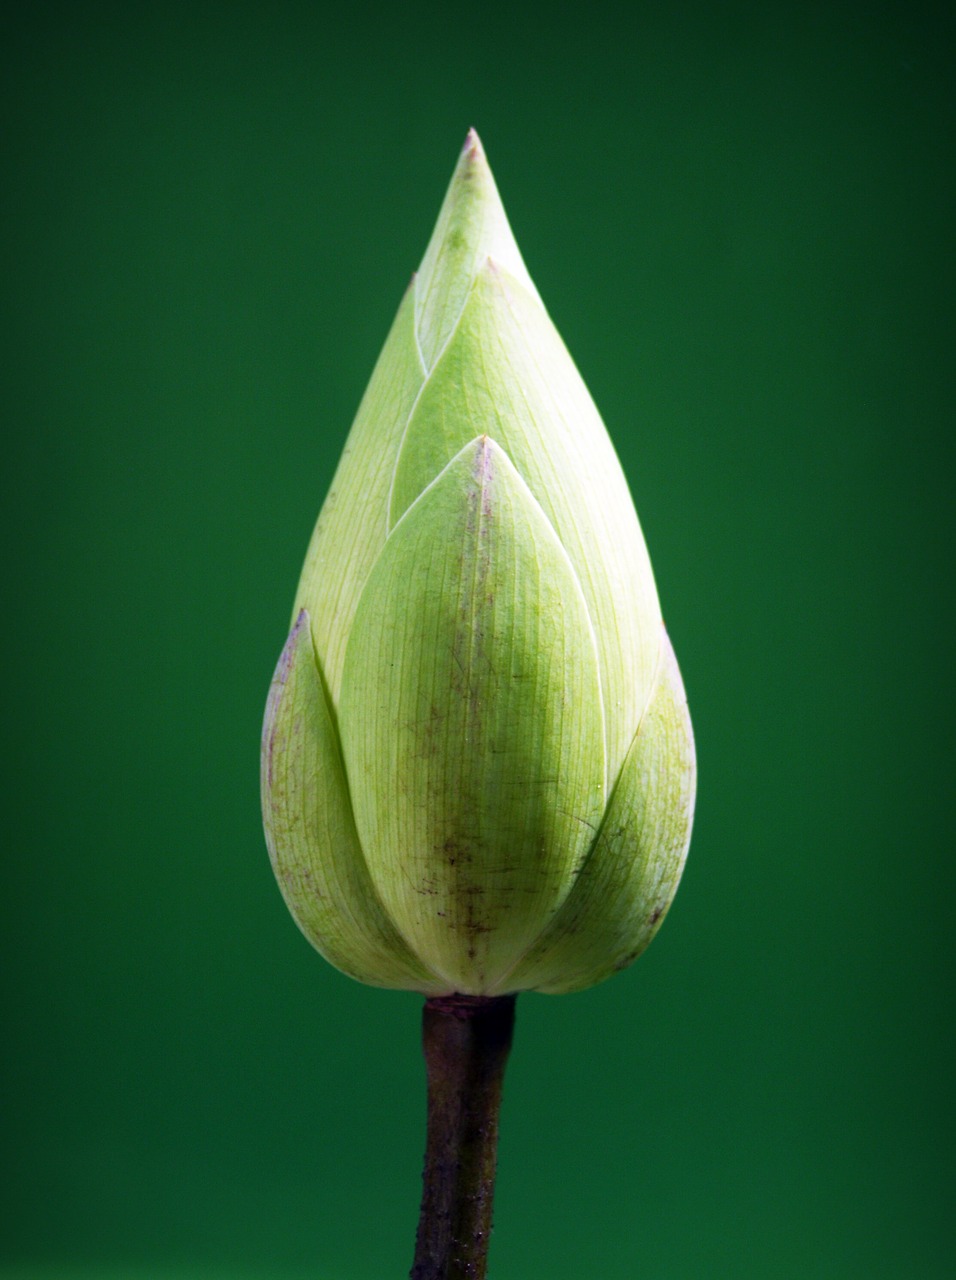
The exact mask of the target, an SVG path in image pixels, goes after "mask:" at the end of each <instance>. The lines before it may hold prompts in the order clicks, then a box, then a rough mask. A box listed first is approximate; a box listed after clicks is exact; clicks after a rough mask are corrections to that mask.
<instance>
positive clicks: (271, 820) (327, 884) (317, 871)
mask: <svg viewBox="0 0 956 1280" xmlns="http://www.w3.org/2000/svg"><path fill="white" fill-rule="evenodd" d="M262 812H263V820H264V823H265V830H266V843H267V844H268V846H269V856H270V858H271V859H272V867H273V870H274V871H275V874H276V879H277V880H278V882H279V888H280V889H281V890H282V896H283V897H284V898H285V901H286V905H287V906H288V908H289V910H290V911H291V912H292V915H293V916H294V918H295V921H296V923H297V924H298V926H299V928H300V929H301V930H302V932H303V933H304V934H305V936H306V937H307V938H308V939H309V941H310V942H311V943H312V945H313V946H314V947H316V948H317V949H318V950H319V951H320V952H321V953H322V955H323V956H325V958H326V960H328V961H329V962H330V963H331V964H334V965H335V966H336V968H338V969H341V970H342V971H343V973H347V974H349V976H350V977H353V978H358V979H359V981H361V982H367V983H371V984H372V985H373V986H378V987H402V988H408V989H411V990H415V991H423V992H426V993H428V994H432V993H440V992H442V991H446V990H447V987H446V986H444V985H443V984H442V983H441V982H436V980H435V977H434V975H433V974H430V973H429V972H428V971H427V970H426V969H425V968H424V966H423V965H422V964H421V963H420V962H419V961H418V960H417V959H416V957H415V956H414V955H413V954H412V952H411V950H410V949H409V947H408V945H407V943H406V942H405V941H404V940H403V939H402V938H401V937H400V936H399V934H398V932H397V931H396V929H395V927H394V925H393V924H392V923H391V921H390V920H389V919H388V917H387V916H386V914H385V912H384V911H383V910H382V906H381V903H380V902H379V899H378V897H377V895H376V893H375V890H374V888H373V887H372V882H371V880H370V878H369V874H368V870H367V868H366V866H365V863H364V861H363V859H362V850H361V847H360V845H359V842H358V836H357V835H356V831H355V822H354V820H353V818H352V809H351V805H350V802H349V794H348V785H347V783H346V779H345V770H344V768H343V765H342V756H341V751H340V749H339V743H338V739H337V737H336V732H335V725H334V723H333V719H332V715H331V712H330V710H329V705H328V700H327V698H326V695H325V690H324V688H323V685H322V678H321V675H320V673H319V669H318V666H317V665H316V658H315V652H314V650H313V647H312V639H311V635H310V628H309V618H308V615H307V614H306V613H305V612H303V613H302V614H301V615H300V616H299V619H298V621H297V622H296V624H295V626H294V627H293V628H292V632H291V634H290V636H289V639H288V641H287V642H286V646H285V648H284V649H283V651H282V656H281V657H280V659H279V664H278V666H277V668H276V673H275V676H274V678H273V681H272V687H271V689H270V691H269V701H268V704H267V706H266V718H265V725H264V727H263V735H262Z"/></svg>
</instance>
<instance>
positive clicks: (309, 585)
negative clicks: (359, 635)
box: [292, 289, 431, 705]
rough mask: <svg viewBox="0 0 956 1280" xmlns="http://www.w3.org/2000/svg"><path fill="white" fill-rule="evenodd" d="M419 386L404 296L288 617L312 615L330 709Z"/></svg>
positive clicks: (408, 298)
mask: <svg viewBox="0 0 956 1280" xmlns="http://www.w3.org/2000/svg"><path fill="white" fill-rule="evenodd" d="M424 378H425V373H424V370H423V369H422V365H421V359H420V356H419V354H418V347H417V345H416V341H415V298H414V291H413V290H412V289H409V290H408V292H407V293H406V295H405V298H404V301H403V302H402V305H401V307H400V308H399V311H398V315H397V316H396V317H395V322H394V324H393V325H392V330H391V333H390V334H389V335H388V339H387V341H386V343H385V346H384V348H383V349H382V353H381V355H380V356H379V358H378V363H377V364H376V366H375V371H374V373H373V374H372V379H371V381H370V383H369V385H368V389H367V390H366V392H365V395H364V396H363V398H362V403H361V404H360V405H359V409H358V413H357V414H356V416H355V421H354V423H353V424H352V430H351V431H350V432H349V437H348V440H347V441H346V444H345V450H344V452H343V454H342V459H341V461H340V462H339V465H338V469H337V471H336V473H335V477H334V479H333V480H332V487H331V489H330V490H329V494H328V497H327V498H326V500H325V503H324V505H323V507H322V510H321V512H320V513H319V519H318V522H317V524H316V526H315V531H314V533H313V534H312V541H311V542H310V543H309V550H308V553H307V555H306V559H305V564H304V566H303V568H302V576H301V578H300V580H299V589H298V592H297V593H296V599H295V608H294V610H293V614H292V616H293V618H296V617H298V614H299V611H300V610H301V609H307V610H308V611H309V614H310V616H311V618H312V631H313V638H314V640H315V647H316V651H317V653H318V654H319V657H320V660H321V663H322V670H323V672H324V675H325V679H326V681H327V682H328V689H329V693H330V695H331V698H332V702H333V705H335V704H336V703H337V701H338V691H339V686H340V684H341V681H342V663H343V661H344V659H345V645H346V641H347V640H348V634H349V627H350V626H351V622H352V618H353V616H354V614H355V609H356V607H357V605H358V601H359V596H360V595H361V594H362V588H363V587H364V586H365V583H366V580H367V578H368V575H369V573H371V570H372V565H373V564H374V563H375V561H376V559H377V558H378V554H379V552H380V551H381V549H382V547H383V546H384V544H385V538H386V537H387V535H388V495H389V490H390V487H391V482H392V474H393V472H394V470H395V459H396V457H397V455H398V449H399V445H400V443H401V440H402V434H403V432H404V430H405V425H406V423H407V421H408V415H409V413H410V412H411V408H412V405H413V404H414V403H415V397H416V396H417V394H418V392H419V390H420V388H421V385H422V383H423V381H424ZM430 478H431V477H429V479H430Z"/></svg>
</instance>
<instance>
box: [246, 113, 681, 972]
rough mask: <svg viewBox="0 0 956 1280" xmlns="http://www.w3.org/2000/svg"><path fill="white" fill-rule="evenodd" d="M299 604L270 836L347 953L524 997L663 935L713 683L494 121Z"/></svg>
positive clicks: (380, 368) (350, 462)
mask: <svg viewBox="0 0 956 1280" xmlns="http://www.w3.org/2000/svg"><path fill="white" fill-rule="evenodd" d="M293 616H294V623H293V627H292V631H291V634H290V635H289V638H288V641H287V642H286V645H285V648H284V650H283V652H282V655H281V657H280V659H279V664H278V667H277V670H276V674H275V677H274V680H273V683H272V688H271V691H270V694H269V701H268V706H267V710H266V719H265V727H264V734H263V751H262V797H263V811H264V818H265V829H266V837H267V841H268V845H269V852H270V855H271V858H272V863H273V867H274V869H275V873H276V876H277V878H278V881H279V885H280V887H281V889H282V893H283V895H284V897H285V900H286V903H287V904H288V906H289V909H290V910H291V912H292V914H293V916H294V917H295V919H296V921H297V923H298V924H299V926H300V928H301V929H302V931H303V933H305V935H306V937H307V938H309V940H310V941H311V942H312V943H313V944H314V945H315V946H316V947H317V948H318V950H319V951H320V952H321V953H322V954H323V955H324V956H325V957H326V958H327V959H328V960H329V961H331V963H332V964H334V965H336V966H337V967H338V968H340V969H341V970H343V971H344V972H345V973H347V974H350V975H351V976H352V977H354V978H358V979H360V980H361V981H363V982H368V983H373V984H375V985H377V986H384V987H400V988H408V989H412V990H416V991H420V992H423V993H424V994H426V995H442V994H446V993H450V992H461V993H465V994H472V995H499V994H503V993H507V992H515V991H522V990H528V989H535V990H539V991H547V992H561V991H572V990H576V989H579V988H582V987H586V986H589V985H591V984H593V983H595V982H599V981H601V980H602V979H603V978H605V977H607V976H608V975H610V974H611V973H613V972H614V971H615V970H617V969H621V968H623V967H624V966H625V965H627V964H629V963H630V962H631V961H632V960H633V959H635V958H636V956H638V955H639V954H640V952H641V951H642V950H643V949H644V948H645V947H646V946H647V944H648V942H649V941H650V940H651V938H652V937H653V935H654V933H655V932H656V930H657V928H658V926H659V924H660V922H661V920H662V918H663V916H664V914H665V912H666V911H667V908H668V906H669V904H670V902H671V899H672V898H673V895H674V892H675V890H676V888H677V883H678V880H679V878H680V874H681V870H682V867H683V863H684V858H685V855H686V851H687V845H688V841H689V838H690V827H691V818H692V813H693V804H694V787H695V764H694V746H693V737H692V733H691V726H690V721H689V718H688V714H687V705H686V699H685V696H684V691H683V687H682V684H681V679H680V674H679V672H678V668H677V663H676V661H675V659H674V654H673V651H672V649H671V646H670V642H669V641H668V638H667V634H666V632H665V630H664V627H663V624H662V621H661V614H660V606H659V604H658V599H657V593H656V590H655V586H654V579H653V575H652V572H651V566H650V562H649V560H648V557H647V551H646V548H645V545H644V540H643V537H642V535H641V531H640V527H639V525H638V521H637V516H636V514H635V511H634V507H633V504H632V502H631V498H630V494H629V492H628V488H627V483H626V481H625V479H624V475H623V472H622V470H621V467H620V464H619V463H618V460H617V457H616V456H615V453H614V449H613V447H612V445H611V442H610V439H609V438H608V435H607V432H606V431H605V429H604V426H603V424H602V422H601V419H600V417H599V415H598V412H597V410H596V409H595V407H594V404H593V402H592V400H591V398H590V396H589V394H588V391H587V389H586V387H585V386H584V383H583V382H582V380H581V377H580V375H579V374H578V372H577V370H576V368H575V366H574V364H573V362H572V360H571V358H570V356H569V355H568V353H567V351H566V350H565V348H564V345H563V344H562V342H561V339H560V337H559V336H558V333H557V331H556V330H555V328H554V326H553V324H552V323H551V321H550V319H549V318H548V315H547V313H546V311H545V310H544V307H543V306H542V303H541V300H540V298H539V297H538V293H537V290H536V289H535V287H534V285H533V284H532V282H531V279H530V277H529V275H528V272H527V270H526V268H525V265H524V263H523V261H522V259H521V255H520V253H519V251H518V247H517V245H516V243H515V240H514V238H513V236H512V234H511V230H510V228H509V226H508V222H507V219H506V217H505V213H504V209H503V208H502V205H501V202H500V199H499V197H498V193H497V191H496V189H495V184H494V179H493V178H492V175H491V171H490V169H489V168H488V165H487V162H486V160H485V156H484V153H483V151H482V149H481V144H480V143H479V141H478V138H477V136H476V135H475V134H474V133H471V134H469V137H468V139H467V141H466V144H465V148H464V151H463V152H462V155H461V158H460V160H459V163H458V167H457V169H456V171H455V174H454V176H453V178H452V181H451V186H450V187H449V190H448V195H447V197H446V199H445V203H444V205H443V207H442V210H441V213H440V215H439V218H438V224H437V226H436V228H435V231H434V234H433V236H432V239H431V242H430V244H429V246H428V249H427V251H426V253H425V257H424V260H423V262H422V265H421V268H420V270H419V272H418V273H417V275H416V276H415V277H414V279H413V281H412V284H411V285H410V287H409V289H408V292H407V293H406V295H405V298H404V300H403V302H402V304H401V306H400V308H399V311H398V315H397V317H396V319H395V322H394V325H393V327H392V330H391V333H390V334H389V337H388V340H387V341H386V344H385V347H384V350H383V351H382V354H381V356H380V358H379V361H378V364H377V365H376V367H375V370H374V372H373V374H372V380H371V382H370V384H369V387H368V390H367V391H366V394H365V397H364V399H363V400H362V403H361V406H360V407H359V411H358V415H357V417H356V419H355V423H354V425H353V427H352V431H351V434H350V435H349V438H348V441H347V443H346V446H345V451H344V453H343V456H342V459H341V462H340V463H339V467H338V470H337V472H336V474H335V478H334V480H333V482H332V488H331V491H330V493H329V495H328V497H327V499H326V501H325V505H324V507H323V508H322V511H321V514H320V516H319V520H318V524H317V525H316V529H315V533H314V535H313V538H312V542H311V545H310V547H309V550H308V554H307V557H306V561H305V566H304V568H303V571H302V578H301V582H300V585H299V590H298V596H297V599H296V603H295V609H294V615H293Z"/></svg>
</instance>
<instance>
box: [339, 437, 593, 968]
mask: <svg viewBox="0 0 956 1280" xmlns="http://www.w3.org/2000/svg"><path fill="white" fill-rule="evenodd" d="M340 723H341V726H342V746H343V752H344V755H345V761H346V767H347V770H348V775H349V781H350V785H351V789H352V799H353V805H354V810H355V818H356V825H357V827H358V831H359V834H360V838H361V841H362V848H363V850H364V851H365V855H366V860H367V863H368V867H369V871H370V873H371V876H372V879H373V881H374V882H375V885H376V887H377V889H378V890H379V893H380V895H381V898H382V901H383V902H384V904H385V906H386V909H387V910H388V912H389V914H390V916H391V917H392V919H394V920H395V922H396V924H397V926H398V928H399V929H400V930H401V931H402V933H403V934H404V936H405V937H407V938H409V939H410V941H411V943H412V945H413V946H414V948H415V950H416V952H417V953H418V954H419V955H420V956H422V958H423V960H425V961H426V962H427V963H428V965H429V966H430V967H431V968H433V969H434V970H435V971H436V972H438V973H440V974H441V975H442V976H443V977H444V978H446V979H447V980H448V982H449V983H451V984H452V985H453V986H454V987H455V988H456V989H457V990H459V991H463V992H471V993H481V992H483V991H485V990H487V989H490V988H492V987H493V986H494V984H495V982H496V981H497V978H498V976H499V975H500V974H501V973H503V972H505V971H506V970H507V969H509V968H511V967H512V966H513V965H514V963H515V961H516V959H517V958H518V956H520V955H521V954H522V953H523V951H525V950H526V949H527V947H528V946H530V944H531V942H532V941H533V939H534V938H535V937H536V936H537V935H538V933H540V931H541V929H542V928H543V926H544V925H545V923H546V922H547V920H548V919H549V918H550V916H551V915H552V913H553V912H554V911H555V910H556V909H557V907H558V906H559V905H560V903H561V902H562V901H563V899H564V896H565V894H566V893H567V892H568V889H569V888H570V885H571V882H572V879H573V873H574V868H575V865H576V864H577V863H578V862H579V861H580V859H581V858H582V857H583V856H584V854H585V852H586V850H587V848H588V847H589V846H590V844H591V842H592V840H593V838H594V833H595V831H596V829H597V825H598V823H599V821H600V816H601V814H602V813H603V809H604V773H605V762H604V751H603V732H604V730H603V712H602V706H601V695H600V684H599V678H598V671H597V658H596V651H595V644H594V637H593V633H592V630H591V626H590V622H589V619H588V615H587V609H586V606H585V603H584V599H583V597H582V594H581V590H580V587H579V585H578V583H577V579H576V577H575V575H574V572H573V570H572V568H571V566H570V564H569V562H568V558H567V556H566V554H565V552H564V550H563V548H562V547H561V545H560V543H559V542H558V540H557V539H556V537H555V536H554V531H553V530H552V528H551V526H550V524H549V522H548V520H547V519H546V517H545V516H544V514H543V512H542V511H541V509H540V507H539V506H538V504H537V503H536V502H535V501H534V499H533V498H532V496H531V494H530V493H529V492H528V489H527V486H526V485H525V484H524V482H523V481H522V479H521V477H520V476H519V475H518V473H517V472H516V471H515V469H514V467H513V466H512V465H511V463H510V461H509V460H508V458H507V456H506V455H505V453H504V452H503V451H502V450H501V449H500V448H499V447H498V446H497V445H496V444H495V443H494V442H493V441H491V440H488V439H481V440H475V441H472V442H471V443H470V444H468V445H467V446H466V447H465V448H464V449H463V450H462V451H461V453H460V454H459V455H458V457H457V458H456V459H454V461H453V462H452V463H451V464H450V465H449V466H448V467H447V468H446V469H445V470H444V471H443V472H442V473H441V475H440V476H439V477H438V478H437V479H436V481H435V482H434V483H433V484H432V485H431V486H430V487H429V488H428V489H427V490H426V491H425V492H424V493H423V494H422V495H421V497H420V498H419V500H418V501H417V502H416V503H415V504H414V505H413V506H412V507H411V508H410V509H409V511H408V512H407V513H406V515H405V517H404V518H403V519H402V520H401V521H400V522H399V524H398V525H397V526H396V527H395V529H394V530H393V531H392V534H391V535H390V537H389V540H388V542H387V543H386V545H385V549H384V551H383V552H382V555H381V558H380V559H379V561H378V563H377V564H376V566H375V569H374V570H373V572H372V576H371V577H370V579H369V582H368V585H367V587H366V589H365V592H364V594H363V596H362V600H361V603H360V605H359V609H358V612H357V614H356V618H355V624H354V627H353V630H352V637H351V639H350V642H349V647H348V652H347V654H346V661H345V674H344V678H343V683H342V698H341V710H340Z"/></svg>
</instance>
